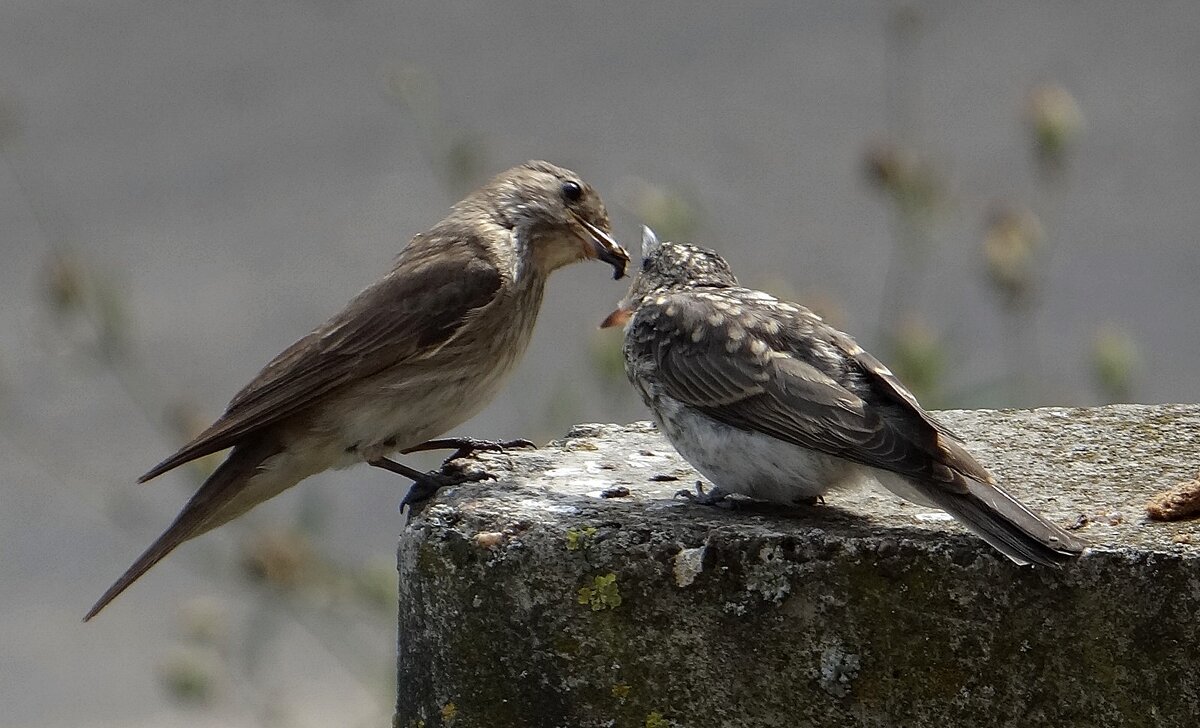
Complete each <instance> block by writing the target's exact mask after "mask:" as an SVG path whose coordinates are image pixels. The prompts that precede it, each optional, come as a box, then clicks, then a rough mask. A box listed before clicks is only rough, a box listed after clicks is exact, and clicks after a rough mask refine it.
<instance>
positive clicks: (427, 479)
mask: <svg viewBox="0 0 1200 728" xmlns="http://www.w3.org/2000/svg"><path fill="white" fill-rule="evenodd" d="M367 464H368V465H373V466H375V467H377V468H382V469H384V470H387V471H388V472H391V473H395V474H397V475H403V476H404V477H406V478H409V479H411V480H412V482H413V484H412V486H411V487H410V488H409V489H408V494H407V495H405V496H404V500H402V501H400V508H401V509H403V508H404V506H406V505H412V504H414V503H420V502H421V501H423V500H427V499H428V498H430V497H432V496H433V494H434V493H436V492H438V490H440V489H442V488H445V487H446V486H449V485H462V484H463V483H477V482H479V481H480V480H484V479H486V478H490V477H492V476H491V475H490V474H489V473H488V472H486V471H476V472H472V473H467V472H464V471H461V470H460V471H458V472H456V473H446V472H440V473H422V472H421V471H420V470H417V469H416V468H410V467H408V466H407V465H404V464H403V463H398V462H396V461H395V460H389V459H388V458H376V459H375V460H368V461H367Z"/></svg>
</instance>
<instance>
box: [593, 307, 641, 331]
mask: <svg viewBox="0 0 1200 728" xmlns="http://www.w3.org/2000/svg"><path fill="white" fill-rule="evenodd" d="M631 318H633V311H630V310H629V309H627V308H625V307H624V306H618V307H617V310H616V311H613V312H612V313H610V314H609V315H608V316H607V317H606V318H605V319H604V321H603V322H602V323H601V324H600V328H602V329H607V328H611V327H613V326H624V325H625V324H627V323H629V319H631Z"/></svg>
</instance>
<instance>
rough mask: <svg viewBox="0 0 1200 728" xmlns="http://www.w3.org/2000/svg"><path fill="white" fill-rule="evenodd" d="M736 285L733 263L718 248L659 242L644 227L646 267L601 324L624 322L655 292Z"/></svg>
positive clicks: (643, 248)
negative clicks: (710, 248) (719, 252)
mask: <svg viewBox="0 0 1200 728" xmlns="http://www.w3.org/2000/svg"><path fill="white" fill-rule="evenodd" d="M736 285H737V278H735V277H734V275H733V271H732V270H730V268H729V264H728V263H726V262H725V259H724V258H722V257H721V256H719V255H717V253H716V252H715V251H712V250H708V249H706V248H700V247H697V246H695V245H689V244H687V243H672V242H669V241H659V239H658V236H657V235H655V234H654V231H653V230H651V229H650V228H648V227H642V267H641V269H640V270H639V271H638V274H637V275H636V276H634V278H633V283H632V284H630V286H629V293H628V294H626V295H625V298H623V299H621V303H620V304H619V305H618V306H617V310H615V311H613V312H612V313H611V314H609V315H608V318H606V319H604V323H602V324H600V327H601V328H608V327H609V326H620V325H622V324H624V323H625V322H627V321H628V320H629V318H630V317H631V316H632V315H633V313H634V312H635V311H637V308H638V306H639V305H640V304H641V302H642V299H643V298H645V297H646V296H648V295H650V294H651V293H654V292H663V291H678V290H683V289H689V288H697V287H713V288H729V287H731V286H736Z"/></svg>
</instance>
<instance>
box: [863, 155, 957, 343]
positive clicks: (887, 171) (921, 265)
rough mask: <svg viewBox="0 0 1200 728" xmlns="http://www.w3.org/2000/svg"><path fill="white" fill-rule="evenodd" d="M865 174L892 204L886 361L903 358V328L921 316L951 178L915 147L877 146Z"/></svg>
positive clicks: (884, 297) (884, 306)
mask: <svg viewBox="0 0 1200 728" xmlns="http://www.w3.org/2000/svg"><path fill="white" fill-rule="evenodd" d="M863 174H864V176H865V178H866V181H867V183H868V184H869V185H871V187H872V188H874V189H875V190H877V191H879V192H880V193H881V194H883V195H884V197H885V199H886V200H887V201H888V203H889V204H890V206H891V222H892V225H891V228H892V240H893V244H892V249H891V251H890V252H889V254H888V265H887V272H886V273H885V277H884V282H883V292H882V294H881V296H880V305H881V309H880V314H879V333H878V336H877V339H878V340H879V341H880V342H881V343H882V344H883V346H884V349H883V352H882V353H883V358H884V359H885V360H887V361H896V360H898V358H899V357H900V356H902V354H901V352H900V350H899V349H900V347H901V346H903V345H904V344H903V342H901V341H900V339H899V336H900V329H901V327H902V326H904V323H905V322H906V321H909V320H914V319H916V318H919V311H918V304H919V301H918V294H919V292H920V291H921V290H923V289H924V287H925V284H924V279H925V277H926V275H927V274H928V271H929V268H930V255H931V253H932V251H933V249H934V248H935V247H936V245H935V241H934V226H935V224H936V223H937V221H938V219H939V217H940V215H941V214H942V213H944V211H945V209H946V208H947V206H948V203H949V195H948V192H947V188H948V186H947V184H946V181H945V178H944V177H943V176H942V175H941V173H939V172H938V171H937V170H936V168H935V167H934V166H933V165H932V164H931V163H929V162H928V161H926V160H923V159H922V158H921V157H920V155H918V154H917V153H916V152H915V151H913V150H912V149H911V148H908V147H904V146H901V145H899V144H895V143H891V142H875V143H873V144H872V145H870V146H869V147H868V148H867V151H866V153H865V155H864V158H863Z"/></svg>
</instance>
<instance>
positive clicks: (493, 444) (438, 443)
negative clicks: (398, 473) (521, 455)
mask: <svg viewBox="0 0 1200 728" xmlns="http://www.w3.org/2000/svg"><path fill="white" fill-rule="evenodd" d="M450 448H454V452H453V453H451V455H450V457H448V458H446V459H445V460H443V461H442V465H446V464H447V463H449V462H450V461H451V460H458V459H459V458H465V457H467V456H468V455H471V454H473V453H476V452H504V451H506V450H509V449H512V448H533V449H535V450H536V449H537V445H534V444H533V443H532V442H530V441H529V440H525V439H523V438H522V439H516V440H480V439H478V438H474V437H444V438H440V439H437V440H428V441H426V442H423V443H421V444H420V445H413V446H412V447H410V448H408V449H407V450H401V451H400V452H401V453H403V454H405V455H407V454H409V453H413V452H421V451H424V450H449V449H450Z"/></svg>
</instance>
